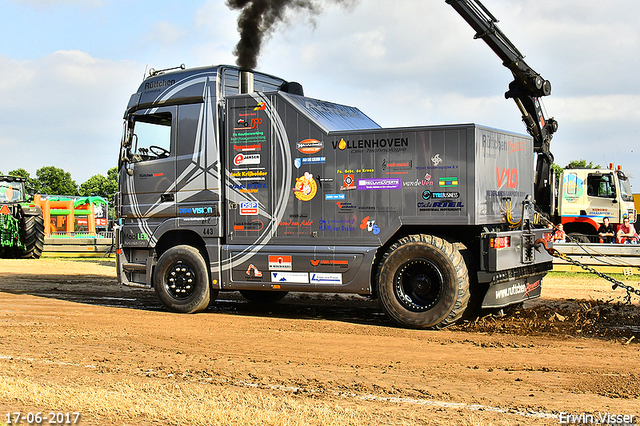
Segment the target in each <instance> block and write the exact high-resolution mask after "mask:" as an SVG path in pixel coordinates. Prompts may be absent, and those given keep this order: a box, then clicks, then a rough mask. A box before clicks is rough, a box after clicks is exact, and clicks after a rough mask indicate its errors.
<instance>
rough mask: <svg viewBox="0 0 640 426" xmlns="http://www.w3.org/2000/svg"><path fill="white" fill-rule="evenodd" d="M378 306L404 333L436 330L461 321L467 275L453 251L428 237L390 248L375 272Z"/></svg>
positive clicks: (466, 299)
mask: <svg viewBox="0 0 640 426" xmlns="http://www.w3.org/2000/svg"><path fill="white" fill-rule="evenodd" d="M377 282H378V293H379V297H380V303H381V305H382V308H383V309H384V311H385V312H386V313H387V315H389V317H390V318H391V319H392V320H393V321H395V322H396V323H398V324H400V325H401V326H403V327H410V328H432V329H440V328H444V327H447V326H449V325H451V324H453V323H455V322H456V321H457V320H458V319H460V318H461V317H462V314H463V313H464V311H465V309H466V307H467V304H468V302H469V273H468V271H467V266H466V264H465V262H464V259H463V258H462V255H461V254H460V251H458V249H457V248H456V246H455V245H453V244H451V243H449V242H447V241H445V240H443V239H442V238H438V237H434V236H431V235H422V234H419V235H410V236H408V237H405V238H403V239H401V240H400V241H398V242H397V243H395V244H393V245H392V246H391V247H390V248H389V250H388V251H387V253H386V254H385V255H384V257H383V258H382V263H381V266H380V269H379V271H378V280H377Z"/></svg>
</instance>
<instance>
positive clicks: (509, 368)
mask: <svg viewBox="0 0 640 426" xmlns="http://www.w3.org/2000/svg"><path fill="white" fill-rule="evenodd" d="M630 283H633V282H630ZM635 285H636V286H637V282H635ZM623 294H624V292H621V291H620V290H618V291H617V292H612V291H611V290H610V285H609V284H608V283H606V282H603V281H601V280H597V279H596V280H589V279H572V278H550V279H547V280H546V282H545V286H544V287H543V297H544V299H540V300H538V301H535V302H532V303H530V304H528V305H526V306H525V309H522V310H520V311H518V312H514V313H511V314H510V315H508V316H506V317H500V316H498V315H491V316H487V317H485V318H481V319H479V320H478V321H476V322H471V323H467V324H463V325H460V326H456V327H454V328H450V329H448V330H444V331H437V332H432V331H416V330H405V329H399V328H397V327H394V326H393V325H392V324H391V323H390V322H389V321H388V320H387V319H386V317H385V316H384V314H383V313H382V311H381V310H380V308H379V307H378V305H377V303H376V302H375V301H369V300H367V299H363V298H359V297H343V296H331V297H328V296H322V297H320V296H313V297H310V296H306V295H302V296H299V295H298V296H295V295H294V296H293V297H292V295H290V296H288V297H287V298H285V299H284V300H283V301H282V302H280V303H279V304H277V305H271V306H267V307H259V306H254V305H252V304H250V303H247V302H246V301H244V300H243V299H242V298H241V297H240V296H239V295H237V294H236V293H221V296H220V297H219V300H218V302H217V303H216V304H215V305H213V306H211V307H210V308H209V310H208V311H207V312H205V313H202V314H198V315H176V314H170V313H167V312H165V311H164V310H163V309H162V307H161V306H160V305H159V303H158V302H157V301H156V299H155V295H154V293H153V292H152V291H147V290H139V289H130V288H122V287H120V286H118V285H117V284H116V283H115V273H114V267H113V262H112V261H97V260H96V261H69V260H56V259H40V260H38V261H20V260H2V261H0V409H1V410H2V411H0V424H2V423H1V422H5V423H6V422H7V413H8V412H15V411H22V412H24V413H27V412H43V413H48V412H51V411H55V412H69V411H71V412H73V411H77V412H80V413H81V415H82V420H81V423H80V424H86V425H94V424H95V425H101V424H118V425H125V424H126V425H143V424H158V425H160V424H180V425H181V424H203V425H204V424H247V423H253V424H370V423H380V424H437V425H440V424H442V425H454V424H456V425H457V424H474V425H485V424H496V425H507V424H550V425H557V424H560V420H561V419H560V417H559V416H560V413H570V414H574V415H580V414H582V413H592V414H594V415H595V416H596V418H597V416H598V415H599V413H610V414H613V415H635V416H636V417H635V421H636V422H637V423H639V424H640V418H639V417H637V416H638V415H640V409H639V407H640V404H639V401H640V385H639V383H640V344H638V341H639V340H640V330H639V328H638V326H640V305H639V304H638V299H637V298H636V299H635V304H634V305H632V306H622V305H618V304H617V303H616V302H617V301H619V300H621V299H620V297H619V296H621V295H623ZM614 297H616V298H617V299H616V300H614V301H613V302H610V303H604V302H603V301H605V300H610V299H612V298H614ZM582 299H585V300H582ZM22 424H27V423H26V422H23V423H22ZM43 424H44V423H43Z"/></svg>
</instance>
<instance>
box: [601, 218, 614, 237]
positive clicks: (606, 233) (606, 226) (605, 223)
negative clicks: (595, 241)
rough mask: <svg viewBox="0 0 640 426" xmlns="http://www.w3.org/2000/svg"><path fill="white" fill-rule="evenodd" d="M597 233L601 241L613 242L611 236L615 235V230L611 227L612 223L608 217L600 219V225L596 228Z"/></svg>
mask: <svg viewBox="0 0 640 426" xmlns="http://www.w3.org/2000/svg"><path fill="white" fill-rule="evenodd" d="M598 235H599V236H600V242H601V243H613V237H615V236H616V232H615V230H614V229H613V225H612V224H610V223H609V218H608V217H605V218H604V219H602V225H600V227H599V228H598Z"/></svg>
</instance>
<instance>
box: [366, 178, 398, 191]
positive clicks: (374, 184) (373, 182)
mask: <svg viewBox="0 0 640 426" xmlns="http://www.w3.org/2000/svg"><path fill="white" fill-rule="evenodd" d="M401 186H402V183H401V181H400V179H384V178H381V179H358V189H359V190H373V189H399V188H400V187H401Z"/></svg>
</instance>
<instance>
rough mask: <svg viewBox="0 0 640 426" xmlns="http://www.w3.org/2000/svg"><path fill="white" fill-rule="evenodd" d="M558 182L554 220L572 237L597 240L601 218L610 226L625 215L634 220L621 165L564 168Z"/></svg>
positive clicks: (629, 184)
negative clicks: (605, 219)
mask: <svg viewBox="0 0 640 426" xmlns="http://www.w3.org/2000/svg"><path fill="white" fill-rule="evenodd" d="M559 185H560V186H559V191H558V197H557V198H558V204H557V205H558V208H557V212H556V220H557V223H562V224H563V225H564V229H565V231H566V232H567V234H569V235H570V236H573V238H574V239H578V240H579V241H583V242H587V241H591V240H593V241H591V242H598V241H597V233H598V228H599V226H600V224H602V220H603V219H604V218H605V217H608V218H609V221H610V222H611V223H612V224H613V225H619V224H620V223H622V221H623V219H624V218H626V217H628V218H629V221H630V222H632V223H633V222H635V221H636V210H635V207H634V201H633V193H632V191H631V183H630V181H629V178H628V177H627V176H626V175H625V173H624V172H623V171H622V168H621V167H618V168H617V169H615V170H614V167H613V164H611V165H610V167H609V169H582V168H580V169H567V170H564V171H563V172H562V174H561V175H560V179H559ZM571 234H573V235H571Z"/></svg>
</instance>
